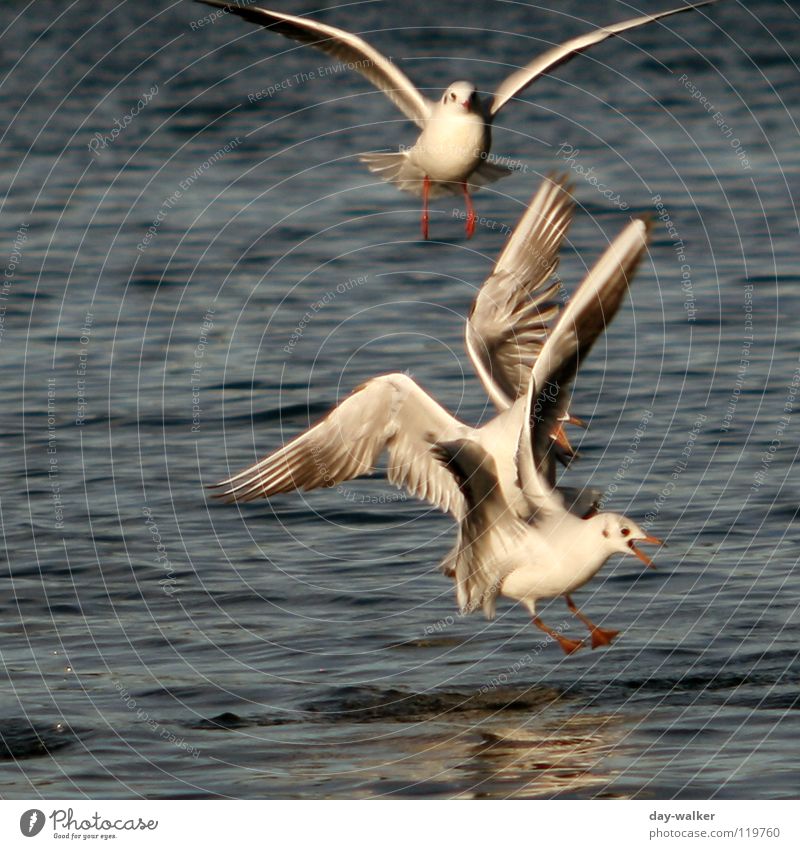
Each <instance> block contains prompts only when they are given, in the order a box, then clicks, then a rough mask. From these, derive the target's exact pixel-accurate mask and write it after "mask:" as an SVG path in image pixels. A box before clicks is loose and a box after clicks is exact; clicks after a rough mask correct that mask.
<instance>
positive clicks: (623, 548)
mask: <svg viewBox="0 0 800 849" xmlns="http://www.w3.org/2000/svg"><path fill="white" fill-rule="evenodd" d="M649 229H650V227H649V222H648V221H645V220H644V219H634V220H633V221H632V222H631V223H630V224H629V225H628V226H627V227H626V228H625V230H624V231H623V232H622V233H621V235H620V236H619V237H617V239H616V240H615V241H614V242H613V243H612V244H611V246H610V248H609V249H608V250H607V251H606V253H605V254H604V256H603V257H602V259H601V260H600V262H599V263H598V264H597V265H596V266H595V268H594V269H593V270H592V272H590V274H589V275H588V276H587V277H586V279H585V280H584V281H583V283H582V284H581V286H580V287H579V288H578V291H577V292H576V293H575V296H574V298H573V299H572V300H571V301H570V303H569V305H568V306H567V308H566V309H565V310H564V311H563V313H562V314H561V315H560V317H559V319H558V321H557V322H556V323H555V326H554V327H553V329H552V331H551V333H550V334H549V336H548V338H547V342H546V343H545V345H544V347H543V348H542V351H541V353H540V354H539V356H538V358H537V360H536V362H535V364H534V366H533V368H532V369H531V372H530V379H529V383H528V391H527V393H526V395H525V397H524V398H522V397H521V398H518V399H517V401H515V403H514V405H513V406H512V407H511V408H510V409H509V412H508V418H509V419H510V420H513V421H514V423H515V424H514V425H511V423H510V422H509V425H508V429H507V430H508V431H513V430H516V431H517V434H518V442H517V447H518V450H517V454H516V459H517V473H518V484H519V488H520V491H521V492H522V495H523V497H524V499H525V501H526V502H527V505H528V509H527V510H523V511H520V509H519V506H518V505H516V504H512V503H510V502H509V499H508V497H507V495H506V493H505V491H504V489H503V487H502V486H501V485H500V475H499V470H500V464H501V463H503V462H505V458H504V457H500V458H499V460H500V463H498V458H497V457H495V456H493V455H492V453H491V450H490V448H489V447H487V445H486V443H485V442H484V441H481V440H480V439H479V438H478V439H476V438H474V437H472V436H467V437H460V438H458V439H455V440H452V439H448V440H447V441H441V442H437V443H436V444H435V445H434V446H433V449H432V453H433V455H434V457H435V458H436V459H437V460H438V461H439V462H440V463H441V464H442V466H443V467H444V468H446V469H447V470H448V471H449V472H450V473H451V474H452V476H453V479H454V481H455V482H456V484H457V485H458V488H459V490H460V492H461V494H462V497H463V499H464V508H465V509H464V513H463V514H462V518H461V521H460V526H459V534H458V541H457V543H456V546H455V548H454V549H453V550H452V551H451V552H450V553H449V554H448V555H447V557H446V558H445V561H444V563H443V571H445V572H449V573H452V574H453V577H454V578H455V583H456V592H457V597H458V602H459V606H460V609H461V611H462V613H469V612H471V611H473V610H476V609H478V608H482V609H483V611H484V613H485V615H486V616H487V618H490V619H491V618H492V617H493V616H494V611H495V605H496V600H497V597H498V596H499V595H501V596H503V597H505V598H508V599H511V600H513V601H515V602H518V603H521V604H523V605H524V606H525V607H526V608H527V609H528V611H529V612H530V614H531V617H532V620H533V623H534V625H536V627H537V628H539V629H540V630H542V631H544V632H545V633H546V634H547V635H548V636H550V637H551V638H552V639H554V640H556V641H557V642H558V643H559V645H560V646H561V648H562V649H563V650H564V652H565V653H566V654H572V653H573V652H575V651H577V650H578V649H580V648H581V647H582V646H583V641H581V640H572V639H569V638H568V637H565V636H563V634H560V633H559V632H558V631H556V630H554V629H553V628H550V627H549V626H548V625H546V624H545V623H544V622H543V621H542V620H541V618H540V617H539V616H538V615H537V611H536V602H537V601H539V600H540V599H548V598H556V597H558V596H564V598H565V599H566V602H567V607H568V609H569V610H570V612H571V613H573V614H574V615H575V616H577V617H578V618H579V619H580V620H581V621H582V622H583V623H584V625H586V627H587V628H588V629H589V632H590V635H591V643H592V648H597V647H598V646H603V645H609V644H610V643H611V641H612V640H613V639H614V637H616V636H617V635H618V633H619V632H618V631H612V630H608V629H605V628H600V627H599V626H598V625H596V624H595V623H594V622H592V621H591V619H589V618H588V617H587V616H585V615H584V614H583V613H582V612H581V611H580V610H579V609H578V608H577V606H576V605H575V603H574V602H573V600H572V593H573V592H575V590H577V589H579V588H580V587H582V586H583V585H584V584H586V583H587V582H588V581H590V580H591V579H592V578H593V577H594V576H595V575H596V574H597V572H598V571H599V570H600V569H601V568H602V566H603V565H604V564H605V562H606V561H607V560H608V559H609V557H611V556H613V555H614V554H633V555H634V556H636V557H638V558H639V559H640V560H641V561H642V562H643V563H644V564H645V565H647V566H649V567H652V566H653V563H652V560H651V558H650V557H649V556H648V555H647V554H645V553H644V552H643V551H641V550H640V549H638V548H637V547H636V543H637V542H643V543H651V544H654V545H663V542H662V541H661V540H660V539H658V538H657V537H654V536H650V535H649V534H648V533H647V532H645V531H644V530H642V528H640V527H639V525H637V524H636V522H634V521H633V520H631V519H629V518H627V517H626V516H622V515H620V514H618V513H602V512H593V513H592V514H591V515H587V516H584V517H580V516H576V515H575V514H574V512H573V511H570V510H569V509H567V506H566V504H565V500H564V497H563V494H561V493H559V492H558V490H557V489H556V488H554V487H553V485H552V484H551V482H550V480H549V479H548V475H547V474H546V473H543V468H542V465H541V464H540V463H539V462H538V460H537V457H538V455H539V453H540V452H541V448H539V450H538V451H537V446H541V445H542V444H543V443H544V444H545V445H546V444H547V441H548V438H549V435H550V434H551V433H552V428H553V424H554V423H555V422H557V421H558V420H559V419H560V418H561V417H562V415H563V412H564V410H565V409H566V405H567V403H568V401H569V387H570V385H571V383H572V381H573V379H574V377H575V375H576V374H577V371H578V369H579V367H580V364H581V362H582V360H583V358H584V357H585V356H586V355H587V354H588V353H589V350H590V349H591V347H592V345H593V344H594V342H595V340H596V339H597V338H598V336H599V335H600V334H601V333H602V331H603V330H604V329H605V328H606V327H607V326H608V324H609V322H610V321H611V320H612V319H613V317H614V315H615V314H616V312H617V310H618V309H619V306H620V304H621V303H622V299H623V297H624V295H625V292H626V291H627V288H628V283H629V281H630V279H631V277H632V275H633V273H634V271H635V270H636V266H637V265H638V262H639V260H640V258H641V256H642V254H643V253H644V250H645V249H646V246H647V239H648V233H649ZM549 385H555V386H558V387H559V388H560V392H559V393H558V394H556V395H554V394H553V393H551V392H548V391H547V390H546V387H547V386H549ZM540 431H541V432H540Z"/></svg>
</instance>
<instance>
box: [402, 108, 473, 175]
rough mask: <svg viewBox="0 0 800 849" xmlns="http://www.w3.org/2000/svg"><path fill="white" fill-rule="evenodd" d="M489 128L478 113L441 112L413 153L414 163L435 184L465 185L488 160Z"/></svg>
mask: <svg viewBox="0 0 800 849" xmlns="http://www.w3.org/2000/svg"><path fill="white" fill-rule="evenodd" d="M489 145H490V139H489V128H488V127H487V126H486V123H485V122H484V120H483V118H482V117H481V116H480V115H476V114H475V113H474V112H466V111H464V112H461V113H458V112H455V111H453V110H450V109H441V110H437V112H436V113H434V115H433V116H432V117H431V118H430V119H429V121H428V123H427V124H426V125H425V129H424V130H423V131H422V134H421V135H420V137H419V139H418V140H417V143H416V144H415V145H414V147H413V149H412V150H411V153H410V157H411V161H412V162H413V163H414V164H415V165H416V166H417V167H418V168H421V169H422V170H423V171H424V172H425V173H426V174H427V175H428V177H430V178H431V180H434V181H437V182H463V181H464V180H466V179H467V177H469V176H470V174H472V172H473V171H474V170H475V169H476V168H477V167H478V166H479V165H480V164H481V162H483V161H484V160H485V159H486V156H487V155H488V152H489Z"/></svg>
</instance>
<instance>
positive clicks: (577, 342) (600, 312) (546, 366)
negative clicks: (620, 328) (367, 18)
mask: <svg viewBox="0 0 800 849" xmlns="http://www.w3.org/2000/svg"><path fill="white" fill-rule="evenodd" d="M650 227H651V225H650V222H649V221H648V220H645V219H642V218H637V219H634V220H633V221H631V223H630V224H628V226H627V227H626V228H625V229H624V230H623V231H622V233H620V235H619V236H617V238H616V239H614V241H613V242H612V243H611V244H610V245H609V247H608V248H607V249H606V251H605V253H604V254H603V255H602V256H601V257H600V259H599V260H598V261H597V263H596V264H595V266H594V267H593V268H592V269H591V271H590V272H589V273H588V274H587V275H586V277H585V278H584V280H583V282H582V283H581V285H580V286H579V287H578V290H577V291H576V292H575V296H574V297H573V298H572V300H571V301H570V302H569V304H568V305H567V307H566V309H565V310H564V311H563V313H562V314H561V317H560V319H559V320H558V323H557V324H556V326H555V327H554V328H553V330H552V332H551V333H550V336H549V338H548V340H547V342H546V344H545V346H544V348H542V351H541V353H540V354H539V358H538V359H537V360H536V365H535V366H534V367H533V371H532V372H531V378H530V380H531V382H530V387H529V391H528V393H527V396H526V397H525V398H524V399H521V402H518V403H524V404H525V405H526V409H527V415H526V420H527V428H528V430H527V433H525V428H524V427H523V431H522V432H521V438H520V446H519V452H518V468H519V472H520V484H521V486H522V488H523V491H525V492H528V491H530V492H531V493H532V494H533V495H534V499H535V498H537V497H540V496H541V495H542V494H543V492H545V491H546V489H547V488H548V487H553V486H554V484H555V464H554V459H555V456H554V454H555V452H554V450H553V439H552V436H551V434H553V432H554V430H555V428H556V426H557V425H558V424H559V422H560V421H562V420H563V418H564V416H565V414H566V412H567V409H568V407H569V401H570V394H571V384H572V380H573V378H574V377H575V375H576V373H577V371H578V368H579V367H580V364H581V361H582V360H583V358H584V357H585V356H586V355H587V354H588V353H589V351H590V350H591V348H592V345H593V344H594V343H595V341H596V340H597V338H598V336H600V334H601V333H602V332H603V331H604V330H605V329H606V327H607V326H608V325H609V324H610V323H611V320H612V319H613V318H614V315H615V314H616V312H617V310H618V309H619V306H620V304H621V303H622V299H623V297H624V296H625V292H626V291H627V289H628V284H629V283H630V281H631V279H632V278H633V274H634V272H635V271H636V266H637V265H638V264H639V261H640V260H641V258H642V255H643V254H644V252H645V250H646V248H647V240H648V235H649V232H650ZM528 446H530V448H532V452H531V450H530V448H528Z"/></svg>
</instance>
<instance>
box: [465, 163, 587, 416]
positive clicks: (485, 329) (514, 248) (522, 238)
mask: <svg viewBox="0 0 800 849" xmlns="http://www.w3.org/2000/svg"><path fill="white" fill-rule="evenodd" d="M574 206H575V204H574V201H573V199H572V196H571V195H570V192H569V187H568V184H567V178H566V177H564V176H562V177H559V178H555V177H552V176H550V177H547V178H545V180H544V182H543V183H542V185H541V186H540V188H539V190H538V191H537V192H536V194H535V195H534V196H533V199H532V200H531V202H530V204H529V206H528V209H527V210H526V211H525V214H524V215H523V216H522V218H521V219H520V222H519V224H518V225H517V227H516V229H515V230H514V232H513V233H512V235H511V237H510V238H509V240H508V242H507V244H506V246H505V248H504V249H503V252H502V253H501V254H500V257H499V258H498V260H497V263H496V264H495V267H494V270H493V271H492V274H491V275H490V276H489V278H488V279H487V280H486V282H485V283H484V284H483V286H482V287H481V289H480V291H479V292H478V295H477V297H476V298H475V301H474V303H473V305H472V310H471V311H470V315H469V320H468V322H467V328H466V346H467V352H468V353H469V355H470V358H471V359H472V362H473V364H474V366H475V370H476V371H477V373H478V376H479V377H480V379H481V382H482V383H483V385H484V387H485V388H486V391H487V392H488V393H489V397H490V398H491V399H492V401H493V402H494V404H495V405H496V406H497V408H498V409H499V410H504V409H506V408H507V407H509V406H511V405H512V404H513V403H514V401H515V400H516V399H517V398H518V397H520V396H521V395H524V394H525V392H526V390H527V386H528V380H529V378H530V371H531V368H532V367H533V364H534V363H535V362H536V357H537V356H538V354H539V351H540V350H541V349H542V346H543V345H544V343H545V341H546V339H547V333H548V328H549V326H550V324H551V322H552V321H553V319H554V318H555V317H556V315H558V312H559V305H558V304H557V303H554V302H553V298H554V296H555V295H556V293H557V292H558V290H559V284H558V283H557V282H556V283H553V284H550V285H548V281H549V280H550V278H551V277H552V275H553V273H554V272H555V270H556V268H557V266H558V254H559V250H560V249H561V244H562V242H563V241H564V236H565V235H566V232H567V228H568V227H569V225H570V222H571V221H572V216H573V214H574Z"/></svg>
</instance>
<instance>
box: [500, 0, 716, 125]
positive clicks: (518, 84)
mask: <svg viewBox="0 0 800 849" xmlns="http://www.w3.org/2000/svg"><path fill="white" fill-rule="evenodd" d="M716 2H717V0H705V2H703V3H694V4H692V5H689V6H681V7H680V8H679V9H670V10H669V11H668V12H658V13H657V14H655V15H642V16H641V17H638V18H631V19H630V20H628V21H621V22H620V23H618V24H611V26H607V27H603V28H602V29H598V30H594V31H593V32H588V33H586V34H585V35H579V36H578V37H577V38H572V39H570V40H569V41H565V42H564V44H559V45H557V46H556V47H552V48H551V49H550V50H547V51H545V52H544V53H543V54H542V55H541V56H538V57H537V58H536V59H534V60H533V61H532V62H531V63H530V64H528V65H526V66H525V67H524V68H520V69H519V70H518V71H514V73H513V74H511V75H510V76H508V77H506V78H505V79H504V80H503V82H502V83H500V86H499V87H498V89H497V91H496V92H495V95H494V100H493V101H492V105H491V107H490V109H489V114H490V115H491V116H492V117H493V116H495V115H496V114H497V113H498V112H499V111H500V110H501V109H502V108H503V107H504V106H505V105H506V103H508V101H509V100H511V98H512V97H516V96H517V95H518V94H520V93H521V92H522V91H524V90H525V89H526V88H527V87H528V86H529V85H530V84H531V83H532V82H533V81H534V80H535V79H537V78H538V77H541V76H542V74H546V73H548V72H549V71H552V70H553V69H555V68H557V67H558V66H559V65H563V64H564V63H565V62H569V60H570V59H572V58H573V57H574V56H577V55H578V54H579V53H583V52H584V51H585V50H588V49H589V48H590V47H593V46H594V45H595V44H600V42H601V41H605V40H606V39H607V38H611V37H612V36H615V35H619V34H620V33H622V32H626V31H627V30H631V29H636V28H637V27H641V26H644V25H645V24H650V23H653V21H659V20H661V19H662V18H668V17H670V16H671V15H679V14H681V12H691V11H693V10H694V9H700V8H701V7H702V6H708V5H710V4H711V3H716Z"/></svg>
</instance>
